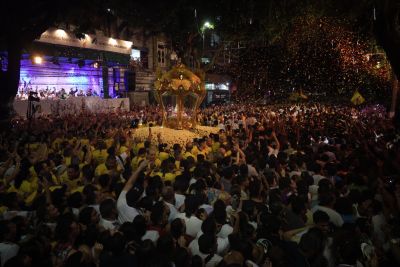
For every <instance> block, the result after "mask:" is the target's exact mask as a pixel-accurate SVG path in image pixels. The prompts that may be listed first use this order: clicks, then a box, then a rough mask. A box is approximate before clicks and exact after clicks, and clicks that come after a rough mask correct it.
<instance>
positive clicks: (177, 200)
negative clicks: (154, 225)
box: [175, 193, 186, 210]
mask: <svg viewBox="0 0 400 267" xmlns="http://www.w3.org/2000/svg"><path fill="white" fill-rule="evenodd" d="M185 198H186V197H185V196H184V195H181V194H177V193H175V208H176V209H178V210H179V209H180V207H182V205H183V204H185Z"/></svg>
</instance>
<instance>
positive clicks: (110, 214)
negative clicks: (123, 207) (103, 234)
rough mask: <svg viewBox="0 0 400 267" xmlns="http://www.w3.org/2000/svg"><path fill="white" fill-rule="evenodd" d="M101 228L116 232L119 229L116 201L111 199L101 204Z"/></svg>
mask: <svg viewBox="0 0 400 267" xmlns="http://www.w3.org/2000/svg"><path fill="white" fill-rule="evenodd" d="M100 214H101V218H100V226H101V227H103V228H104V229H105V230H116V229H118V227H119V222H118V221H117V218H118V212H117V208H116V207H115V201H114V200H113V199H111V198H109V199H106V200H104V201H103V202H101V204H100Z"/></svg>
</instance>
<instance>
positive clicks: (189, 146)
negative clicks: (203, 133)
mask: <svg viewBox="0 0 400 267" xmlns="http://www.w3.org/2000/svg"><path fill="white" fill-rule="evenodd" d="M192 150H193V143H192V142H187V143H186V150H185V153H183V159H187V158H188V157H192V158H196V157H195V155H194V154H193V153H192Z"/></svg>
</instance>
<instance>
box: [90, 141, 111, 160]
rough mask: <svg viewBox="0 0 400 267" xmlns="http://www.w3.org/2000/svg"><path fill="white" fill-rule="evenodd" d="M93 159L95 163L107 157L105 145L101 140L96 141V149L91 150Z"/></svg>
mask: <svg viewBox="0 0 400 267" xmlns="http://www.w3.org/2000/svg"><path fill="white" fill-rule="evenodd" d="M92 157H93V159H94V160H95V161H96V162H97V164H101V163H105V162H106V159H107V157H108V153H107V146H106V144H105V143H104V141H103V140H98V141H97V146H96V149H95V150H94V151H93V152H92Z"/></svg>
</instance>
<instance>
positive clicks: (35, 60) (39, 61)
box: [33, 56, 43, 64]
mask: <svg viewBox="0 0 400 267" xmlns="http://www.w3.org/2000/svg"><path fill="white" fill-rule="evenodd" d="M42 63H43V58H42V57H41V56H34V57H33V64H42Z"/></svg>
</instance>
